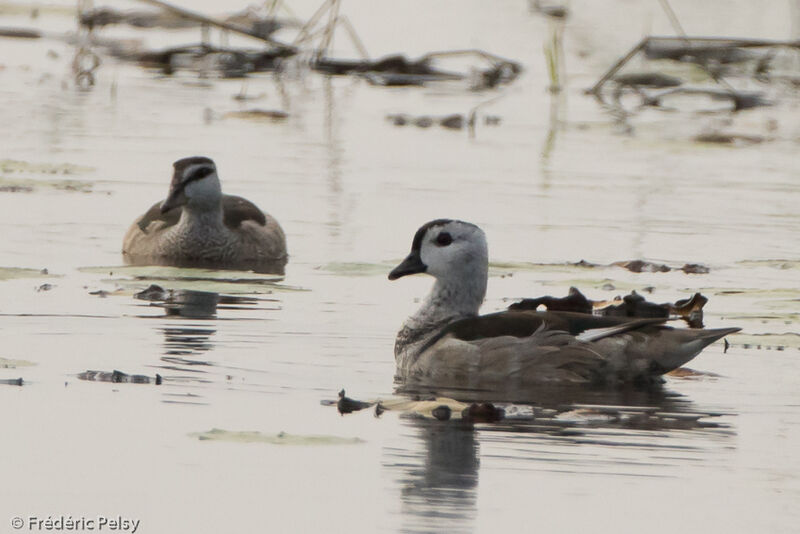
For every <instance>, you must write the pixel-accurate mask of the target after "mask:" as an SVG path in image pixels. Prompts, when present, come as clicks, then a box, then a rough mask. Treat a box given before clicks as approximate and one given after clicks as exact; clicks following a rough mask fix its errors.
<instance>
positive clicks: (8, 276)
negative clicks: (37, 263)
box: [0, 267, 61, 280]
mask: <svg viewBox="0 0 800 534" xmlns="http://www.w3.org/2000/svg"><path fill="white" fill-rule="evenodd" d="M54 276H61V275H52V274H50V273H49V271H48V270H47V269H25V268H23V267H0V280H15V279H18V278H45V277H47V278H52V277H54Z"/></svg>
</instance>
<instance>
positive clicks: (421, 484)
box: [388, 417, 480, 532]
mask: <svg viewBox="0 0 800 534" xmlns="http://www.w3.org/2000/svg"><path fill="white" fill-rule="evenodd" d="M407 421H408V425H409V426H410V427H411V428H412V429H413V430H414V434H415V436H414V437H415V438H416V439H418V440H420V441H421V442H422V450H423V451H424V457H423V458H413V457H412V458H405V457H396V458H394V459H393V462H392V463H391V464H390V465H389V466H388V467H389V468H390V469H399V470H400V471H401V473H400V476H399V477H398V482H399V484H400V486H401V498H402V512H403V518H404V521H405V522H406V523H407V524H406V527H405V528H404V529H403V530H404V531H411V532H417V531H425V532H461V531H467V530H471V529H470V528H469V525H470V523H471V521H472V519H473V518H474V516H475V514H476V512H477V487H478V467H479V465H480V460H479V458H480V455H479V450H478V442H477V440H476V439H475V430H474V427H473V425H472V424H471V423H469V422H466V421H448V422H447V423H444V424H443V423H442V422H440V421H438V420H435V419H434V420H430V419H423V418H416V417H414V418H409V419H407ZM420 460H421V461H420Z"/></svg>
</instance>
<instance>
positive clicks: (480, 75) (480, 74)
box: [311, 50, 522, 89]
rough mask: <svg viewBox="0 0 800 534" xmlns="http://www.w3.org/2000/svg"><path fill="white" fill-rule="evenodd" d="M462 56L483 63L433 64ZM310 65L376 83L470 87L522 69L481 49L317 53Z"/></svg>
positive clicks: (487, 85)
mask: <svg viewBox="0 0 800 534" xmlns="http://www.w3.org/2000/svg"><path fill="white" fill-rule="evenodd" d="M465 57H466V58H472V59H476V60H479V61H480V62H482V63H483V65H472V66H470V67H469V68H468V69H466V70H464V69H461V70H450V69H444V68H442V67H438V66H437V65H436V64H437V63H440V62H443V61H445V60H447V59H448V58H465ZM311 67H312V68H313V69H314V70H316V71H319V72H324V73H326V74H332V75H344V74H359V75H362V76H364V77H365V78H366V79H367V80H368V81H369V82H370V83H373V84H375V85H385V86H415V85H416V86H419V85H424V84H426V83H430V82H441V81H461V80H468V81H470V82H471V85H472V87H473V89H488V88H492V87H496V86H497V85H500V84H505V83H510V82H512V81H513V80H514V79H515V78H516V77H517V76H518V75H519V74H520V72H522V66H521V65H520V64H519V63H517V62H515V61H511V60H508V59H505V58H501V57H500V56H496V55H494V54H490V53H488V52H484V51H482V50H453V51H446V52H432V53H429V54H426V55H424V56H422V57H420V58H418V59H409V58H407V57H406V56H404V55H402V54H394V55H390V56H386V57H383V58H380V59H377V60H374V61H373V60H369V59H364V60H349V59H346V60H342V59H333V58H327V57H320V58H318V59H316V60H315V61H314V62H313V63H312V64H311Z"/></svg>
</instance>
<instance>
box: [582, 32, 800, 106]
mask: <svg viewBox="0 0 800 534" xmlns="http://www.w3.org/2000/svg"><path fill="white" fill-rule="evenodd" d="M798 55H800V41H774V40H759V39H738V38H714V37H646V38H644V39H643V40H642V41H640V42H639V43H638V44H637V45H636V46H634V47H633V48H632V49H631V50H630V51H629V52H628V53H627V54H625V55H624V56H623V57H622V58H620V59H619V60H618V61H617V62H616V63H615V64H614V65H613V66H612V67H611V68H610V69H609V70H608V71H607V72H606V73H605V74H603V76H601V77H600V79H599V80H598V81H597V82H596V83H595V84H594V86H593V87H592V88H591V89H589V90H588V91H587V92H588V93H590V94H592V95H594V96H595V97H596V98H597V99H598V100H599V101H600V102H601V103H603V104H606V105H611V106H612V107H613V108H615V109H617V110H620V111H626V112H628V111H630V109H624V110H623V105H622V103H621V98H622V96H623V95H624V94H632V95H635V96H638V98H639V106H638V107H639V108H644V107H649V108H664V109H667V108H666V107H665V101H666V100H667V99H670V98H673V97H688V98H689V99H695V100H696V99H699V98H706V99H711V100H721V101H726V102H728V103H729V104H730V105H729V106H727V107H724V108H708V109H706V111H741V110H745V109H751V108H755V107H762V106H769V105H772V103H773V102H772V101H771V100H769V99H767V98H766V97H765V94H764V92H762V91H750V90H747V89H746V88H747V87H749V86H751V85H752V83H751V82H752V81H755V82H758V83H760V84H769V83H773V82H783V81H786V80H789V81H791V80H793V79H795V78H796V75H795V74H791V73H793V72H796V64H797V59H798V58H797V56H798ZM637 56H641V57H642V58H643V59H644V61H645V62H648V64H647V69H648V70H647V71H644V72H628V73H625V72H620V71H622V70H623V69H624V68H625V67H626V66H627V65H628V64H629V63H630V62H631V61H632V60H633V59H634V58H635V57H637ZM659 61H661V62H664V61H672V62H675V63H678V64H680V65H679V66H671V67H670V68H669V71H670V74H666V73H664V72H660V71H659V70H654V68H656V67H657V66H659V65H660V64H659V63H658V62H659ZM684 65H689V66H691V67H692V68H686V67H685V66H684ZM698 68H699V69H700V70H701V71H702V72H704V73H705V80H703V79H702V77H698ZM781 68H783V69H784V70H785V71H786V72H785V73H782V72H780V71H779V70H780V69H781ZM734 79H739V80H744V81H743V83H740V84H738V85H740V86H741V87H743V88H737V87H735V86H734V85H732V84H731V83H730V82H729V81H728V80H734ZM791 85H792V84H791V83H790V86H791ZM649 89H655V91H648V90H649ZM684 100H685V98H684ZM683 105H684V104H683V103H681V106H682V107H683Z"/></svg>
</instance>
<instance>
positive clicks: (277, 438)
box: [189, 428, 365, 447]
mask: <svg viewBox="0 0 800 534" xmlns="http://www.w3.org/2000/svg"><path fill="white" fill-rule="evenodd" d="M189 436H190V437H193V438H197V439H198V440H200V441H226V442H229V443H266V444H269V445H294V446H315V447H319V446H323V445H358V444H360V443H365V441H364V440H363V439H361V438H342V437H338V436H324V435H323V436H320V435H308V434H287V433H286V432H278V433H277V434H264V433H262V432H258V431H247V430H240V431H235V430H223V429H220V428H212V429H211V430H208V431H206V432H192V433H191V434H189Z"/></svg>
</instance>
